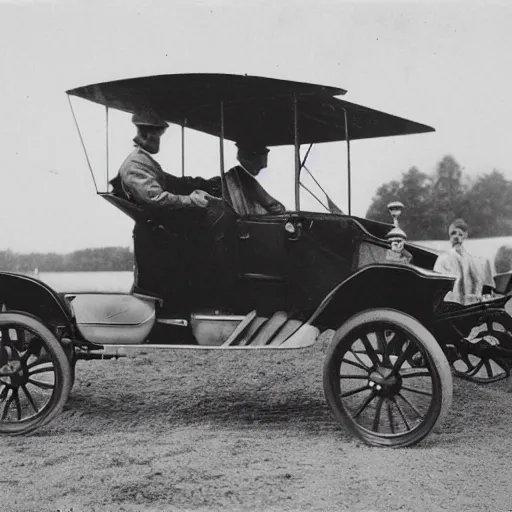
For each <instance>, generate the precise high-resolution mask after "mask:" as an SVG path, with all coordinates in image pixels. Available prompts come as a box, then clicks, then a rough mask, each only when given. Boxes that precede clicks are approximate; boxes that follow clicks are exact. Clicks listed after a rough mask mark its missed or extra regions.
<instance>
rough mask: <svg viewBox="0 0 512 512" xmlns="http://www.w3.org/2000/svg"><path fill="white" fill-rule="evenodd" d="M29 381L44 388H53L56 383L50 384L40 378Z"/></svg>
mask: <svg viewBox="0 0 512 512" xmlns="http://www.w3.org/2000/svg"><path fill="white" fill-rule="evenodd" d="M28 382H29V383H30V384H33V385H34V386H37V387H40V388H42V389H53V388H54V387H55V385H54V384H50V383H49V382H41V381H40V380H34V379H28Z"/></svg>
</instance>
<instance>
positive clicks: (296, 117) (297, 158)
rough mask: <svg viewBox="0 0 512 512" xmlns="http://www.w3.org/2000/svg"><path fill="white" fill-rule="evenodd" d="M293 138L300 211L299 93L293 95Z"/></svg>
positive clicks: (296, 202)
mask: <svg viewBox="0 0 512 512" xmlns="http://www.w3.org/2000/svg"><path fill="white" fill-rule="evenodd" d="M293 138H294V143H295V210H297V211H300V169H301V161H300V144H299V112H298V108H297V95H296V94H294V95H293Z"/></svg>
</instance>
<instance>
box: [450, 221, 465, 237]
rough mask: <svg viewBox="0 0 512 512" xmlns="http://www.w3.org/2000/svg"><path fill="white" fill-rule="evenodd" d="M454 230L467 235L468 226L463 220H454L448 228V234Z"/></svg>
mask: <svg viewBox="0 0 512 512" xmlns="http://www.w3.org/2000/svg"><path fill="white" fill-rule="evenodd" d="M454 229H460V230H461V231H464V233H467V232H468V225H467V224H466V221H465V220H464V219H455V220H454V221H453V222H452V223H451V224H450V226H449V227H448V234H450V233H451V232H452V231H453V230H454Z"/></svg>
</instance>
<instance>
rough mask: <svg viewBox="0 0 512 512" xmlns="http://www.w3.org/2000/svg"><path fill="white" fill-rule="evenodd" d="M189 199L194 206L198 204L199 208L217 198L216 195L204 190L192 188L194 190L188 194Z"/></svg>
mask: <svg viewBox="0 0 512 512" xmlns="http://www.w3.org/2000/svg"><path fill="white" fill-rule="evenodd" d="M190 199H191V200H192V202H193V203H194V205H195V206H199V207H200V208H206V207H207V206H208V204H209V203H210V201H215V200H217V201H218V200H219V198H218V197H215V196H212V195H210V194H208V192H205V191H204V190H194V192H192V194H190Z"/></svg>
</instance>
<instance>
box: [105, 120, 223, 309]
mask: <svg viewBox="0 0 512 512" xmlns="http://www.w3.org/2000/svg"><path fill="white" fill-rule="evenodd" d="M132 122H133V124H134V125H135V126H136V128H137V134H136V136H135V138H134V139H133V141H134V143H135V149H134V150H133V151H132V152H131V153H130V154H129V155H128V157H127V158H126V160H125V161H124V162H123V164H122V165H121V167H120V169H119V173H118V176H117V177H116V178H114V179H113V180H112V182H111V183H112V185H113V188H114V193H115V194H117V195H120V196H124V198H126V199H128V200H130V201H132V202H134V203H135V204H137V205H139V206H141V207H142V208H143V209H144V210H145V211H146V212H148V213H149V215H150V216H151V218H152V220H155V221H156V222H155V223H153V224H152V225H150V224H148V222H146V221H140V222H136V223H135V227H134V230H133V238H134V256H135V283H134V291H135V292H139V293H150V294H156V295H159V296H160V297H162V298H163V299H164V302H165V305H166V308H168V309H169V310H170V311H172V312H174V313H176V314H182V313H186V312H188V310H189V304H190V302H191V295H192V294H193V293H194V288H193V286H191V283H192V281H193V280H194V277H195V276H194V274H195V271H196V268H195V263H197V261H195V260H194V254H196V255H197V258H200V257H201V256H200V254H199V253H200V252H202V249H201V247H200V245H199V244H198V243H197V242H198V241H200V240H198V237H200V232H201V230H202V228H204V219H205V210H206V208H207V207H208V205H209V204H210V202H211V201H212V200H214V199H215V197H214V196H212V195H211V194H210V193H209V192H206V191H205V190H204V188H208V189H209V190H210V192H211V193H212V194H216V195H217V194H218V195H220V192H221V190H220V181H219V180H218V178H217V179H213V180H204V179H202V178H189V177H187V178H178V177H175V176H172V175H170V174H167V173H165V172H164V171H163V169H162V167H161V166H160V164H159V163H158V162H157V161H156V160H155V159H154V158H153V155H155V154H157V153H158V151H159V150H160V138H161V137H162V135H163V134H164V133H165V130H166V129H167V127H168V124H167V122H166V121H165V120H163V119H161V118H160V117H159V116H158V115H157V114H155V113H153V112H147V111H146V112H141V113H137V114H134V115H133V117H132ZM158 224H161V225H163V226H164V227H165V231H164V230H162V229H161V228H159V227H157V225H158Z"/></svg>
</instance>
